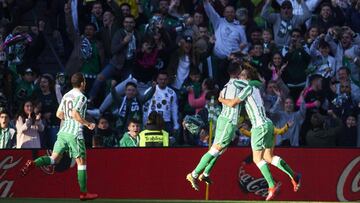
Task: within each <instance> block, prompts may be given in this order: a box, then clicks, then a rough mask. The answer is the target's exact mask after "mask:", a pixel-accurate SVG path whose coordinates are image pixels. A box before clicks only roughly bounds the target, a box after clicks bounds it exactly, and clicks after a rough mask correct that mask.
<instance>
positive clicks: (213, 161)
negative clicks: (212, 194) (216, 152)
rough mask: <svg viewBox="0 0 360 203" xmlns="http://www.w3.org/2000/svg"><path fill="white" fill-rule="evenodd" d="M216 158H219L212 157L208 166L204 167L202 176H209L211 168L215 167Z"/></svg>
mask: <svg viewBox="0 0 360 203" xmlns="http://www.w3.org/2000/svg"><path fill="white" fill-rule="evenodd" d="M218 158H219V156H217V157H214V158H213V159H211V161H210V162H209V164H208V165H207V166H206V167H205V170H204V174H206V175H207V176H209V175H210V172H211V170H212V168H213V167H214V166H215V163H216V161H217V160H218Z"/></svg>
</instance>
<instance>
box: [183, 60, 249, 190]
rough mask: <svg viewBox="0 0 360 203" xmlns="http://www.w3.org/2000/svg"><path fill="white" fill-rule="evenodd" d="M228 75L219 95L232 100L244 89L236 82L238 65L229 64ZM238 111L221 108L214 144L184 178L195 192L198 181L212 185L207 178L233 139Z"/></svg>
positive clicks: (197, 188)
mask: <svg viewBox="0 0 360 203" xmlns="http://www.w3.org/2000/svg"><path fill="white" fill-rule="evenodd" d="M228 73H229V75H230V80H229V81H228V83H227V84H226V85H225V86H224V88H223V89H222V91H221V92H220V94H221V95H222V97H223V98H226V99H234V98H236V96H237V95H238V94H239V93H240V91H241V89H242V88H243V87H244V86H243V83H237V82H236V81H237V79H238V77H239V74H240V73H241V69H240V66H239V64H237V63H233V64H230V65H229V67H228ZM240 110H241V107H240V105H239V104H237V105H233V106H232V107H229V106H226V105H223V106H222V111H221V113H220V115H219V117H218V119H217V122H216V131H215V138H214V143H213V144H212V146H211V148H210V149H209V151H208V152H206V153H205V154H204V155H203V156H202V158H201V159H200V162H199V164H198V165H197V166H196V168H195V169H194V170H193V171H192V172H191V173H189V174H187V176H186V179H187V180H188V181H189V182H190V183H191V186H192V187H193V188H194V189H195V190H197V191H198V190H199V186H198V179H199V180H200V181H204V182H205V183H207V184H211V183H212V181H211V179H210V177H209V175H210V172H211V170H212V168H213V167H214V165H215V163H216V161H217V159H218V158H219V155H221V154H222V153H223V152H224V151H225V149H226V148H227V147H228V146H229V144H230V142H231V141H232V139H233V137H234V134H235V130H236V128H237V123H238V117H239V113H240ZM201 172H202V173H201ZM200 173H201V174H200ZM199 174H200V176H199Z"/></svg>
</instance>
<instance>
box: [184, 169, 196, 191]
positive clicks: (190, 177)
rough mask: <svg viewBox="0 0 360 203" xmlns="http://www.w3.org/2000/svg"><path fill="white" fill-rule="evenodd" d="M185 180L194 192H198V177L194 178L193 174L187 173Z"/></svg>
mask: <svg viewBox="0 0 360 203" xmlns="http://www.w3.org/2000/svg"><path fill="white" fill-rule="evenodd" d="M186 180H187V181H189V182H190V184H191V187H192V188H194V190H196V191H199V184H198V177H194V176H193V173H189V174H187V175H186Z"/></svg>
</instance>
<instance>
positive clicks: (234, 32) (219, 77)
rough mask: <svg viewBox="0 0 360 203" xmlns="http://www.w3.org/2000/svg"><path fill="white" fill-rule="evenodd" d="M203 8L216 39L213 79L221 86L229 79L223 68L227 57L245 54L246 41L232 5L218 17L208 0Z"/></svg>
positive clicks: (246, 49) (205, 0)
mask: <svg viewBox="0 0 360 203" xmlns="http://www.w3.org/2000/svg"><path fill="white" fill-rule="evenodd" d="M204 9H205V12H206V15H207V16H208V17H209V19H210V22H211V24H212V26H213V28H214V32H215V39H216V41H215V46H214V57H213V64H212V66H213V68H212V69H213V75H214V79H215V81H217V82H218V84H219V85H220V88H221V87H222V86H223V85H225V83H226V82H227V81H228V80H229V75H228V74H227V71H226V69H224V68H226V67H227V66H228V61H227V58H228V57H229V56H230V54H231V53H234V52H242V53H244V54H246V53H247V51H248V47H247V43H248V42H247V39H246V34H245V31H244V29H243V27H242V26H241V25H240V22H239V21H237V20H236V19H235V9H234V7H233V6H226V7H225V9H224V13H223V15H224V17H220V15H219V14H218V13H217V12H216V11H215V9H214V8H213V7H212V6H211V4H210V3H209V0H204Z"/></svg>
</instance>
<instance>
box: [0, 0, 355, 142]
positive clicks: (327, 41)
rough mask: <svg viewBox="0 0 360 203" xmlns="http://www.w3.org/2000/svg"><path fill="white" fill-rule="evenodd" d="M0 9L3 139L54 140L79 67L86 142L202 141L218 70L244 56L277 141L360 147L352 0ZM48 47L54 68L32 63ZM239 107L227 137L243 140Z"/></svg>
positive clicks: (221, 78) (62, 2) (179, 0)
mask: <svg viewBox="0 0 360 203" xmlns="http://www.w3.org/2000/svg"><path fill="white" fill-rule="evenodd" d="M39 2H43V3H44V4H45V6H46V9H45V10H44V12H43V13H34V12H32V13H33V15H34V16H35V19H34V20H33V21H34V22H32V21H31V23H29V21H28V20H27V21H26V19H25V18H24V16H23V14H24V13H26V12H29V11H30V12H31V11H32V10H34V8H35V7H36V6H37V4H39ZM0 17H1V22H0V43H1V46H0V62H1V63H0V79H1V80H0V107H1V111H0V112H1V113H0V148H52V147H53V145H54V142H55V141H56V137H57V132H58V130H59V127H60V125H61V123H60V120H59V119H57V118H56V110H57V108H58V106H59V102H60V101H61V97H62V95H63V94H65V93H66V92H67V91H68V90H70V87H71V84H70V83H69V77H70V76H71V75H72V74H74V73H76V72H81V73H83V75H84V76H85V77H86V92H85V94H86V96H87V98H88V102H87V106H88V111H87V117H89V118H90V119H92V120H93V121H96V123H97V127H96V129H95V130H94V131H89V130H86V129H84V132H85V135H86V136H85V140H86V144H87V147H94V148H97V147H137V146H141V147H147V146H208V142H209V131H210V130H209V128H210V126H211V125H209V124H210V123H211V122H213V123H215V122H216V118H217V116H218V115H219V113H220V112H221V105H220V104H219V102H218V101H217V98H218V95H219V92H220V91H221V90H222V89H223V87H224V85H225V84H226V82H227V81H228V79H229V75H228V73H227V68H228V67H229V66H239V67H241V66H242V65H244V64H246V65H249V64H250V65H251V66H253V67H254V68H255V69H256V70H257V71H258V73H259V75H258V77H259V80H261V82H262V83H263V86H262V89H261V91H262V94H263V98H264V101H265V108H266V111H267V113H268V115H269V117H270V118H271V119H272V121H273V123H274V125H275V126H276V127H277V128H279V129H280V128H281V129H282V131H281V133H280V135H276V145H277V146H292V147H299V146H312V147H335V146H339V147H359V146H360V135H359V134H360V132H359V130H358V129H359V122H358V117H359V108H360V0H331V1H329V0H260V1H259V0H241V1H240V0H103V1H94V0H70V1H68V0H43V1H41V0H38V1H36V0H22V1H16V0H1V1H0ZM25 22H26V23H25ZM49 39H50V40H49ZM46 46H49V47H51V48H52V49H51V50H52V51H53V55H54V57H58V58H60V64H58V65H59V70H60V71H59V72H58V73H57V74H56V73H54V71H53V70H50V69H47V68H39V67H38V63H39V61H41V60H42V58H41V57H40V55H41V54H42V53H43V52H44V50H46ZM61 63H63V64H64V66H61ZM61 67H64V68H63V70H62V68H61ZM69 108H71V107H69ZM239 116H240V117H241V118H240V119H239V120H240V123H239V130H238V131H237V132H236V133H237V135H238V136H236V139H235V140H234V141H233V143H232V146H248V145H249V144H250V140H249V137H247V136H248V134H249V132H248V130H249V129H250V122H249V120H248V118H247V115H246V113H245V111H244V110H243V112H242V113H241V115H239ZM212 126H215V125H212Z"/></svg>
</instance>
